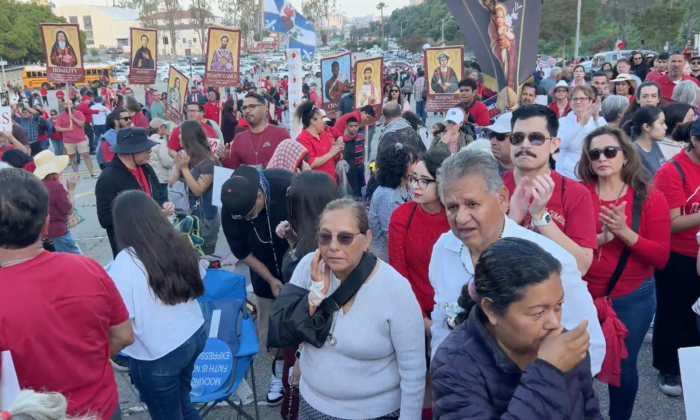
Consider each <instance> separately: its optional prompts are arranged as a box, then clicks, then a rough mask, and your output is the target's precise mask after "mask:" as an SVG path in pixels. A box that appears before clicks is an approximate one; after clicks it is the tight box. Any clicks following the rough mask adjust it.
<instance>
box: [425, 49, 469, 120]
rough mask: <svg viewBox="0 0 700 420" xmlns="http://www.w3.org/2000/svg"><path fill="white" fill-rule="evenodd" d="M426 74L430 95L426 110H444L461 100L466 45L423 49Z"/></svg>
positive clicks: (426, 102)
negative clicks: (460, 91)
mask: <svg viewBox="0 0 700 420" xmlns="http://www.w3.org/2000/svg"><path fill="white" fill-rule="evenodd" d="M423 54H424V55H425V69H426V72H425V75H426V77H425V78H426V81H427V82H428V97H427V99H426V101H425V110H426V111H431V112H443V111H447V110H448V109H450V108H452V107H453V106H454V105H455V104H456V103H458V102H459V87H458V86H457V84H458V83H459V81H460V80H462V72H463V65H462V57H464V47H462V46H451V47H436V48H426V49H425V50H423Z"/></svg>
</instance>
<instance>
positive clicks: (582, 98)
mask: <svg viewBox="0 0 700 420" xmlns="http://www.w3.org/2000/svg"><path fill="white" fill-rule="evenodd" d="M590 99H591V98H589V97H588V96H581V97H579V98H571V102H586V101H588V100H590Z"/></svg>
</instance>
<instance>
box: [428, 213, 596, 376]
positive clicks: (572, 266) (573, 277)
mask: <svg viewBox="0 0 700 420" xmlns="http://www.w3.org/2000/svg"><path fill="white" fill-rule="evenodd" d="M505 219H506V225H505V228H504V229H503V236H502V237H503V238H506V237H515V238H521V239H527V240H529V241H532V242H535V243H536V244H537V245H539V246H541V247H542V248H543V249H544V250H545V251H547V252H549V253H550V254H552V256H553V257H554V258H556V259H557V260H559V262H560V263H561V266H562V271H561V281H562V285H563V286H564V306H563V308H562V318H561V322H562V324H564V327H566V328H567V329H569V330H571V329H573V328H575V327H576V326H578V324H579V323H581V320H582V319H583V318H586V319H587V320H588V333H589V334H590V336H591V347H590V348H589V349H588V351H589V353H590V354H591V371H592V374H593V376H595V375H597V374H598V372H600V367H601V366H602V364H603V359H604V358H605V338H604V337H603V330H602V329H601V328H600V323H599V322H598V312H597V311H596V308H595V306H594V305H593V298H592V297H591V294H590V293H589V292H588V287H587V286H586V283H585V282H584V281H583V280H581V273H580V272H579V271H578V268H577V266H576V260H575V259H574V257H573V256H572V255H571V254H569V253H568V252H566V251H565V250H564V248H562V247H561V246H559V245H557V244H556V243H555V242H554V241H552V240H550V239H548V238H546V237H544V236H542V235H540V234H539V233H536V232H533V231H531V230H528V229H525V228H524V227H522V226H520V225H518V224H517V223H515V222H514V221H512V220H511V219H509V218H507V217H506V218H505ZM461 248H462V242H461V241H460V240H459V238H457V237H456V236H455V235H454V234H453V233H452V231H448V232H446V233H443V234H442V236H440V239H438V241H437V242H436V243H435V246H434V247H433V254H432V256H431V258H430V266H429V268H428V277H429V278H430V284H431V285H432V286H433V289H435V307H434V308H433V312H432V315H431V318H432V320H433V325H432V327H431V328H430V332H431V334H432V339H431V341H430V348H431V351H432V354H431V357H434V356H435V352H436V351H437V349H438V347H439V346H440V343H442V342H443V340H444V339H445V338H447V336H448V335H449V334H450V329H449V328H448V327H447V325H446V323H445V320H446V318H447V314H446V312H445V305H446V304H453V303H456V302H457V299H458V298H459V296H460V294H461V292H462V286H463V285H464V284H465V283H468V282H469V281H471V278H469V275H468V274H467V273H466V272H465V271H464V267H463V266H462V264H464V266H466V268H467V269H468V270H469V272H470V273H474V266H473V264H472V259H471V257H470V255H469V252H468V250H467V249H465V250H464V251H463V252H462V255H461V257H462V261H461V262H460V249H461ZM464 280H466V281H464Z"/></svg>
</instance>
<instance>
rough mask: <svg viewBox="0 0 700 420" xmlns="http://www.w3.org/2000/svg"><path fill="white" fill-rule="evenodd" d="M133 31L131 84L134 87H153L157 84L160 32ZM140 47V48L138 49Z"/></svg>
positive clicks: (148, 30) (139, 29)
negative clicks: (157, 56)
mask: <svg viewBox="0 0 700 420" xmlns="http://www.w3.org/2000/svg"><path fill="white" fill-rule="evenodd" d="M130 29H131V67H130V68H129V83H131V84H132V85H152V84H154V83H155V82H156V72H157V70H156V66H157V65H158V63H157V58H156V54H157V53H158V30H156V29H144V28H130ZM137 47H138V48H137Z"/></svg>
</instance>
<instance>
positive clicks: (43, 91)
mask: <svg viewBox="0 0 700 420" xmlns="http://www.w3.org/2000/svg"><path fill="white" fill-rule="evenodd" d="M40 92H41V96H46V95H48V94H49V92H48V91H47V90H46V89H41V90H40Z"/></svg>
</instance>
